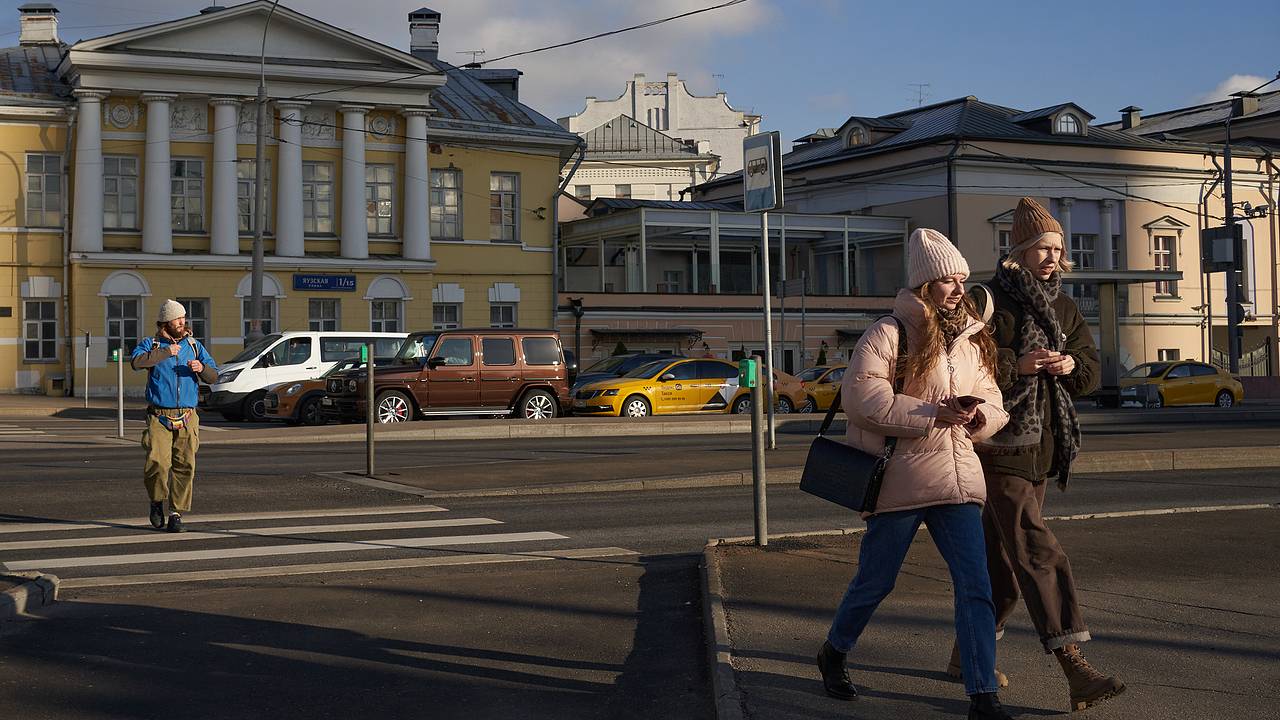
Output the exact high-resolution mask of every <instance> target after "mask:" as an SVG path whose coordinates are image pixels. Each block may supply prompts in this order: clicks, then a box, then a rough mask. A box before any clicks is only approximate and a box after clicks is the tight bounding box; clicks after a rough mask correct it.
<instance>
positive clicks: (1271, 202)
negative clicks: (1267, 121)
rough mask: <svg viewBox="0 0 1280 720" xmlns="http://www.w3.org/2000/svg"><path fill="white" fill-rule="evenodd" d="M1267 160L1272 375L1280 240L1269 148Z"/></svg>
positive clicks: (1279, 339) (1279, 352)
mask: <svg viewBox="0 0 1280 720" xmlns="http://www.w3.org/2000/svg"><path fill="white" fill-rule="evenodd" d="M1264 157H1265V158H1266V161H1267V189H1266V191H1265V193H1264V197H1266V199H1267V205H1268V207H1269V210H1268V212H1267V215H1268V216H1270V217H1269V219H1270V221H1271V342H1270V343H1269V345H1270V347H1269V348H1268V350H1269V352H1268V358H1267V359H1268V360H1270V365H1271V367H1269V368H1267V370H1268V371H1270V373H1271V375H1272V376H1275V375H1280V287H1277V284H1280V263H1278V262H1277V261H1276V250H1277V248H1280V242H1278V241H1277V239H1276V224H1277V223H1276V210H1277V207H1276V172H1277V170H1276V165H1275V156H1274V155H1272V154H1271V151H1270V150H1267V151H1266V154H1265V155H1264Z"/></svg>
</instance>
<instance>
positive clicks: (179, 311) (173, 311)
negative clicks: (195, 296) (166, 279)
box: [156, 300, 187, 323]
mask: <svg viewBox="0 0 1280 720" xmlns="http://www.w3.org/2000/svg"><path fill="white" fill-rule="evenodd" d="M186 316H187V309H186V308H184V307H182V303H180V302H178V301H177V300H165V301H164V304H163V305H161V306H160V315H159V317H157V318H156V322H162V323H167V322H169V321H170V320H177V319H178V318H180V317H186Z"/></svg>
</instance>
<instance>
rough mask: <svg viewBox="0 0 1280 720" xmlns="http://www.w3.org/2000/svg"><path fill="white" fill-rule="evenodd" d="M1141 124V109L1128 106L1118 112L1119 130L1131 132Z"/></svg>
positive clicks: (1135, 106)
mask: <svg viewBox="0 0 1280 720" xmlns="http://www.w3.org/2000/svg"><path fill="white" fill-rule="evenodd" d="M1141 124H1142V108H1140V107H1138V106H1137V105H1130V106H1129V107H1127V108H1122V109H1121V110H1120V129H1121V130H1132V129H1134V128H1136V127H1138V126H1139V125H1141Z"/></svg>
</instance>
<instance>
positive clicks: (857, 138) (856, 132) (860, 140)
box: [848, 127, 867, 147]
mask: <svg viewBox="0 0 1280 720" xmlns="http://www.w3.org/2000/svg"><path fill="white" fill-rule="evenodd" d="M866 142H867V133H866V131H864V130H863V129H862V128H860V127H854V128H850V129H849V142H848V146H849V147H856V146H858V145H863V144H865V143H866Z"/></svg>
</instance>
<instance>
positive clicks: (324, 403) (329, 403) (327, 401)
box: [320, 397, 333, 405]
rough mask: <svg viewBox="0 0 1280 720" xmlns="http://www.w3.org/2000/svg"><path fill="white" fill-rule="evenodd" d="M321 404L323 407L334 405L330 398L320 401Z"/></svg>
mask: <svg viewBox="0 0 1280 720" xmlns="http://www.w3.org/2000/svg"><path fill="white" fill-rule="evenodd" d="M320 404H321V405H332V404H333V398H329V397H326V398H321V399H320Z"/></svg>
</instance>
